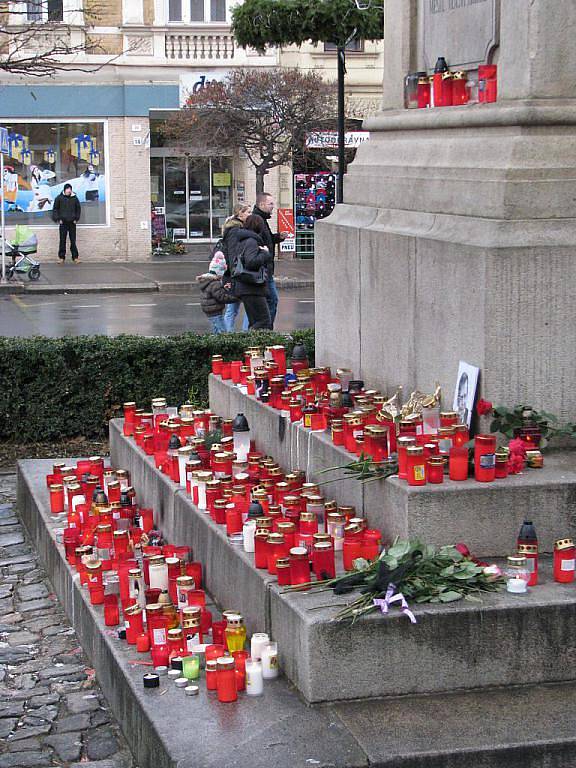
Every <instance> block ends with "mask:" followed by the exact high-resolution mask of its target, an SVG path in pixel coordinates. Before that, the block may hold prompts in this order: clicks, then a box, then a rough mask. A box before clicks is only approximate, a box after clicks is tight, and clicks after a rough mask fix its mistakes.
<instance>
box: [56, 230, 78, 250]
mask: <svg viewBox="0 0 576 768" xmlns="http://www.w3.org/2000/svg"><path fill="white" fill-rule="evenodd" d="M67 234H68V235H70V253H71V254H72V259H77V258H78V248H76V223H75V222H74V221H61V222H60V246H59V248H58V258H59V259H65V258H66V235H67Z"/></svg>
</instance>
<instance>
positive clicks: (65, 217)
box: [52, 184, 82, 264]
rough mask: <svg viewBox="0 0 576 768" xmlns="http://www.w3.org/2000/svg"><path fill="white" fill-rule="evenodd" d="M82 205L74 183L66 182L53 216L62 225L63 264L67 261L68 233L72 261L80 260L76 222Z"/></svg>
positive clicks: (59, 256)
mask: <svg viewBox="0 0 576 768" xmlns="http://www.w3.org/2000/svg"><path fill="white" fill-rule="evenodd" d="M81 213H82V207H81V205H80V201H79V200H78V198H77V197H76V195H75V194H74V192H73V191H72V184H64V189H63V190H62V192H60V194H59V195H58V197H57V198H56V200H54V206H53V208H52V218H53V220H54V221H55V222H56V224H59V225H60V245H59V247H58V260H59V261H60V263H61V264H64V262H65V261H66V235H68V236H69V237H70V253H71V254H72V261H74V262H77V261H79V255H78V248H77V247H76V222H77V221H78V220H79V219H80V215H81Z"/></svg>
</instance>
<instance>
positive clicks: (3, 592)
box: [0, 583, 14, 600]
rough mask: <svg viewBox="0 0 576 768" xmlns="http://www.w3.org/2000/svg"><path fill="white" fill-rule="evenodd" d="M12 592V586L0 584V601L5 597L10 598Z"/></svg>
mask: <svg viewBox="0 0 576 768" xmlns="http://www.w3.org/2000/svg"><path fill="white" fill-rule="evenodd" d="M13 590H14V587H13V586H12V584H5V583H3V584H0V600H4V598H6V597H10V595H11V594H12V592H13Z"/></svg>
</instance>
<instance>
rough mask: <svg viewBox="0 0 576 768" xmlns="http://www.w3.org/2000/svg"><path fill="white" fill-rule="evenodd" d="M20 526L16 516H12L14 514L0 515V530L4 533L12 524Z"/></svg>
mask: <svg viewBox="0 0 576 768" xmlns="http://www.w3.org/2000/svg"><path fill="white" fill-rule="evenodd" d="M16 525H17V526H20V523H19V522H18V518H17V517H14V515H10V516H9V517H0V532H2V533H5V532H6V529H7V528H11V527H12V526H16Z"/></svg>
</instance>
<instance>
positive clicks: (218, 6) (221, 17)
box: [210, 0, 226, 21]
mask: <svg viewBox="0 0 576 768" xmlns="http://www.w3.org/2000/svg"><path fill="white" fill-rule="evenodd" d="M210 18H211V20H212V21H226V0H210Z"/></svg>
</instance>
